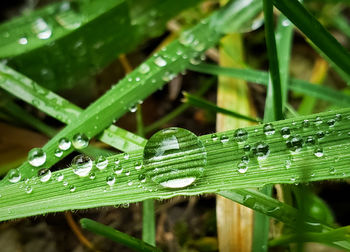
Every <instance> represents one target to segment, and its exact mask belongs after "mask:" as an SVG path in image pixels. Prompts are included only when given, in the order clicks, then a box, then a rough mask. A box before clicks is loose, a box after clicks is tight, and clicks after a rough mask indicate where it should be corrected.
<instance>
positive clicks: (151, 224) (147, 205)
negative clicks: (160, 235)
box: [142, 199, 156, 246]
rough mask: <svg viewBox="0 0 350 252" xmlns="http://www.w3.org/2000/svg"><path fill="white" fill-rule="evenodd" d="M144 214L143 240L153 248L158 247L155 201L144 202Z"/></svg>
mask: <svg viewBox="0 0 350 252" xmlns="http://www.w3.org/2000/svg"><path fill="white" fill-rule="evenodd" d="M142 206H143V212H142V213H143V214H142V240H143V241H144V242H146V243H148V244H150V245H152V246H155V245H156V226H155V223H156V220H155V211H154V200H153V199H147V200H145V201H143V203H142Z"/></svg>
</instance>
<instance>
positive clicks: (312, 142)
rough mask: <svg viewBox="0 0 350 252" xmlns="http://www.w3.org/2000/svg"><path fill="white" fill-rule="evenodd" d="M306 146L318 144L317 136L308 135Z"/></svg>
mask: <svg viewBox="0 0 350 252" xmlns="http://www.w3.org/2000/svg"><path fill="white" fill-rule="evenodd" d="M305 144H306V146H308V147H310V146H313V145H315V144H316V138H315V137H314V136H308V137H307V138H306V140H305Z"/></svg>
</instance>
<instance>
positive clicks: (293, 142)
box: [286, 135, 303, 152]
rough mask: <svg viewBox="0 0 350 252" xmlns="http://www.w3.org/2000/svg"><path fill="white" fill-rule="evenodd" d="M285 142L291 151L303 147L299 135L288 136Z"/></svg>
mask: <svg viewBox="0 0 350 252" xmlns="http://www.w3.org/2000/svg"><path fill="white" fill-rule="evenodd" d="M286 144H287V147H288V148H289V149H290V150H291V151H295V152H297V151H299V150H301V148H302V147H303V139H302V138H301V137H300V136H299V135H295V136H292V137H290V138H289V139H288V140H287V141H286Z"/></svg>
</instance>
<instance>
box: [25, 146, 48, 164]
mask: <svg viewBox="0 0 350 252" xmlns="http://www.w3.org/2000/svg"><path fill="white" fill-rule="evenodd" d="M28 162H29V164H31V165H32V166H34V167H39V166H41V165H43V164H44V163H45V162H46V153H45V152H44V151H43V150H42V149H40V148H33V149H31V150H30V151H29V153H28Z"/></svg>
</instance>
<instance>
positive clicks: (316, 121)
mask: <svg viewBox="0 0 350 252" xmlns="http://www.w3.org/2000/svg"><path fill="white" fill-rule="evenodd" d="M322 123H323V120H322V118H321V117H319V116H318V117H316V119H315V125H316V126H320V125H321V124H322Z"/></svg>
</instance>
